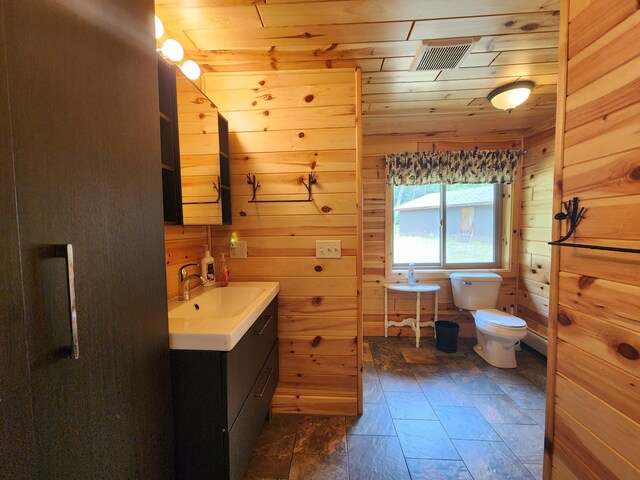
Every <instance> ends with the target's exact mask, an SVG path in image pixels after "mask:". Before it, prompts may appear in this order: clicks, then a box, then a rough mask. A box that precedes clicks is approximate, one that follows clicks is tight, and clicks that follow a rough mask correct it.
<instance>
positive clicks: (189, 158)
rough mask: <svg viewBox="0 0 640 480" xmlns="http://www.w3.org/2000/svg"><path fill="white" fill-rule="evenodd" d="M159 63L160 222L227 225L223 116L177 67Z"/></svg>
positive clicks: (226, 141)
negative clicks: (162, 203)
mask: <svg viewBox="0 0 640 480" xmlns="http://www.w3.org/2000/svg"><path fill="white" fill-rule="evenodd" d="M159 62H160V67H159V83H160V85H161V88H160V126H161V130H162V132H163V135H162V158H163V161H162V171H163V187H164V205H165V223H173V224H181V225H222V224H223V223H225V224H229V223H231V215H230V212H231V206H230V203H229V202H230V200H231V198H230V176H229V168H228V165H229V150H228V145H229V141H228V128H227V127H226V120H225V119H224V117H222V115H220V113H219V112H218V109H217V108H216V106H215V105H214V103H213V102H212V101H211V100H210V99H209V98H207V96H206V95H205V94H204V93H203V92H202V91H201V90H200V89H199V88H198V87H197V86H196V85H195V84H194V83H193V82H192V81H191V80H189V79H188V78H187V77H186V76H185V75H184V74H183V73H182V72H181V71H180V69H178V68H176V67H175V66H174V65H169V64H167V63H166V62H164V61H163V60H162V59H160V60H159ZM163 85H166V87H165V88H163ZM170 129H171V130H170ZM165 131H166V133H165ZM221 162H222V163H223V164H224V167H226V168H224V167H223V165H222V163H221ZM224 192H228V193H224ZM225 202H226V204H225ZM227 211H228V213H229V215H228V216H225V215H224V214H223V213H224V212H227Z"/></svg>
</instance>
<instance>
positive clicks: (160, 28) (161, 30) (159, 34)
mask: <svg viewBox="0 0 640 480" xmlns="http://www.w3.org/2000/svg"><path fill="white" fill-rule="evenodd" d="M163 35H164V25H163V24H162V20H160V19H159V18H158V16H157V15H156V40H160V39H161V38H162V36H163Z"/></svg>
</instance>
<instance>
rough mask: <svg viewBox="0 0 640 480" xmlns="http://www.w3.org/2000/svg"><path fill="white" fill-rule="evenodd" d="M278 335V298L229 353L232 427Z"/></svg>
mask: <svg viewBox="0 0 640 480" xmlns="http://www.w3.org/2000/svg"><path fill="white" fill-rule="evenodd" d="M277 337H278V297H277V296H276V298H274V299H273V300H272V302H271V303H270V304H269V306H268V307H267V308H266V309H265V310H264V312H263V313H262V315H260V316H259V317H258V319H257V320H256V321H255V322H254V324H253V325H252V326H251V327H250V328H249V330H247V333H245V334H244V336H243V337H242V338H241V339H240V341H239V342H238V344H237V345H236V346H235V347H233V349H232V350H231V351H230V352H229V354H228V356H227V365H226V375H227V378H226V379H225V381H226V384H227V402H228V403H227V427H228V428H229V429H231V427H232V426H233V423H234V421H235V420H236V417H237V416H238V413H239V412H240V409H241V408H242V405H243V403H244V402H245V399H246V398H247V396H248V395H249V394H250V392H251V387H252V386H253V384H254V382H255V381H256V378H257V376H258V374H259V373H260V370H261V369H262V366H263V365H264V362H265V360H266V359H267V356H269V352H271V347H272V346H273V343H274V342H275V341H276V338H277Z"/></svg>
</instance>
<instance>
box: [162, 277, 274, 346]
mask: <svg viewBox="0 0 640 480" xmlns="http://www.w3.org/2000/svg"><path fill="white" fill-rule="evenodd" d="M279 289H280V284H279V283H278V282H230V283H229V285H228V286H226V287H202V286H201V287H198V288H194V289H193V290H191V299H190V300H186V301H180V300H178V299H172V300H169V303H168V307H169V346H170V348H171V349H172V350H216V351H230V350H231V349H232V348H233V347H234V346H235V345H236V344H237V343H238V341H239V340H240V339H241V338H242V336H243V335H244V334H245V333H246V332H247V330H249V328H250V327H251V325H253V323H254V322H255V321H256V320H257V319H258V317H259V316H260V314H261V313H262V312H263V311H264V309H265V308H266V307H267V306H268V305H269V303H270V302H271V300H273V299H274V298H275V296H276V295H277V294H278V291H279Z"/></svg>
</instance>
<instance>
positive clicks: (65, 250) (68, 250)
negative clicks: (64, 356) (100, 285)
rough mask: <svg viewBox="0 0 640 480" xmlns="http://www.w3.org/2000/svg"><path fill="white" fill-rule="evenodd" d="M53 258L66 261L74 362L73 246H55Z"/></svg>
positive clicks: (77, 346) (77, 351) (77, 353)
mask: <svg viewBox="0 0 640 480" xmlns="http://www.w3.org/2000/svg"><path fill="white" fill-rule="evenodd" d="M54 251H55V256H56V257H61V258H64V259H65V260H66V265H67V292H68V295H69V296H68V301H69V323H70V326H69V328H70V333H71V355H70V357H71V358H72V359H74V360H78V358H80V343H79V341H78V312H77V309H76V287H75V281H74V276H75V275H74V271H73V245H72V244H70V243H67V244H62V245H56V246H55V247H54Z"/></svg>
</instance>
